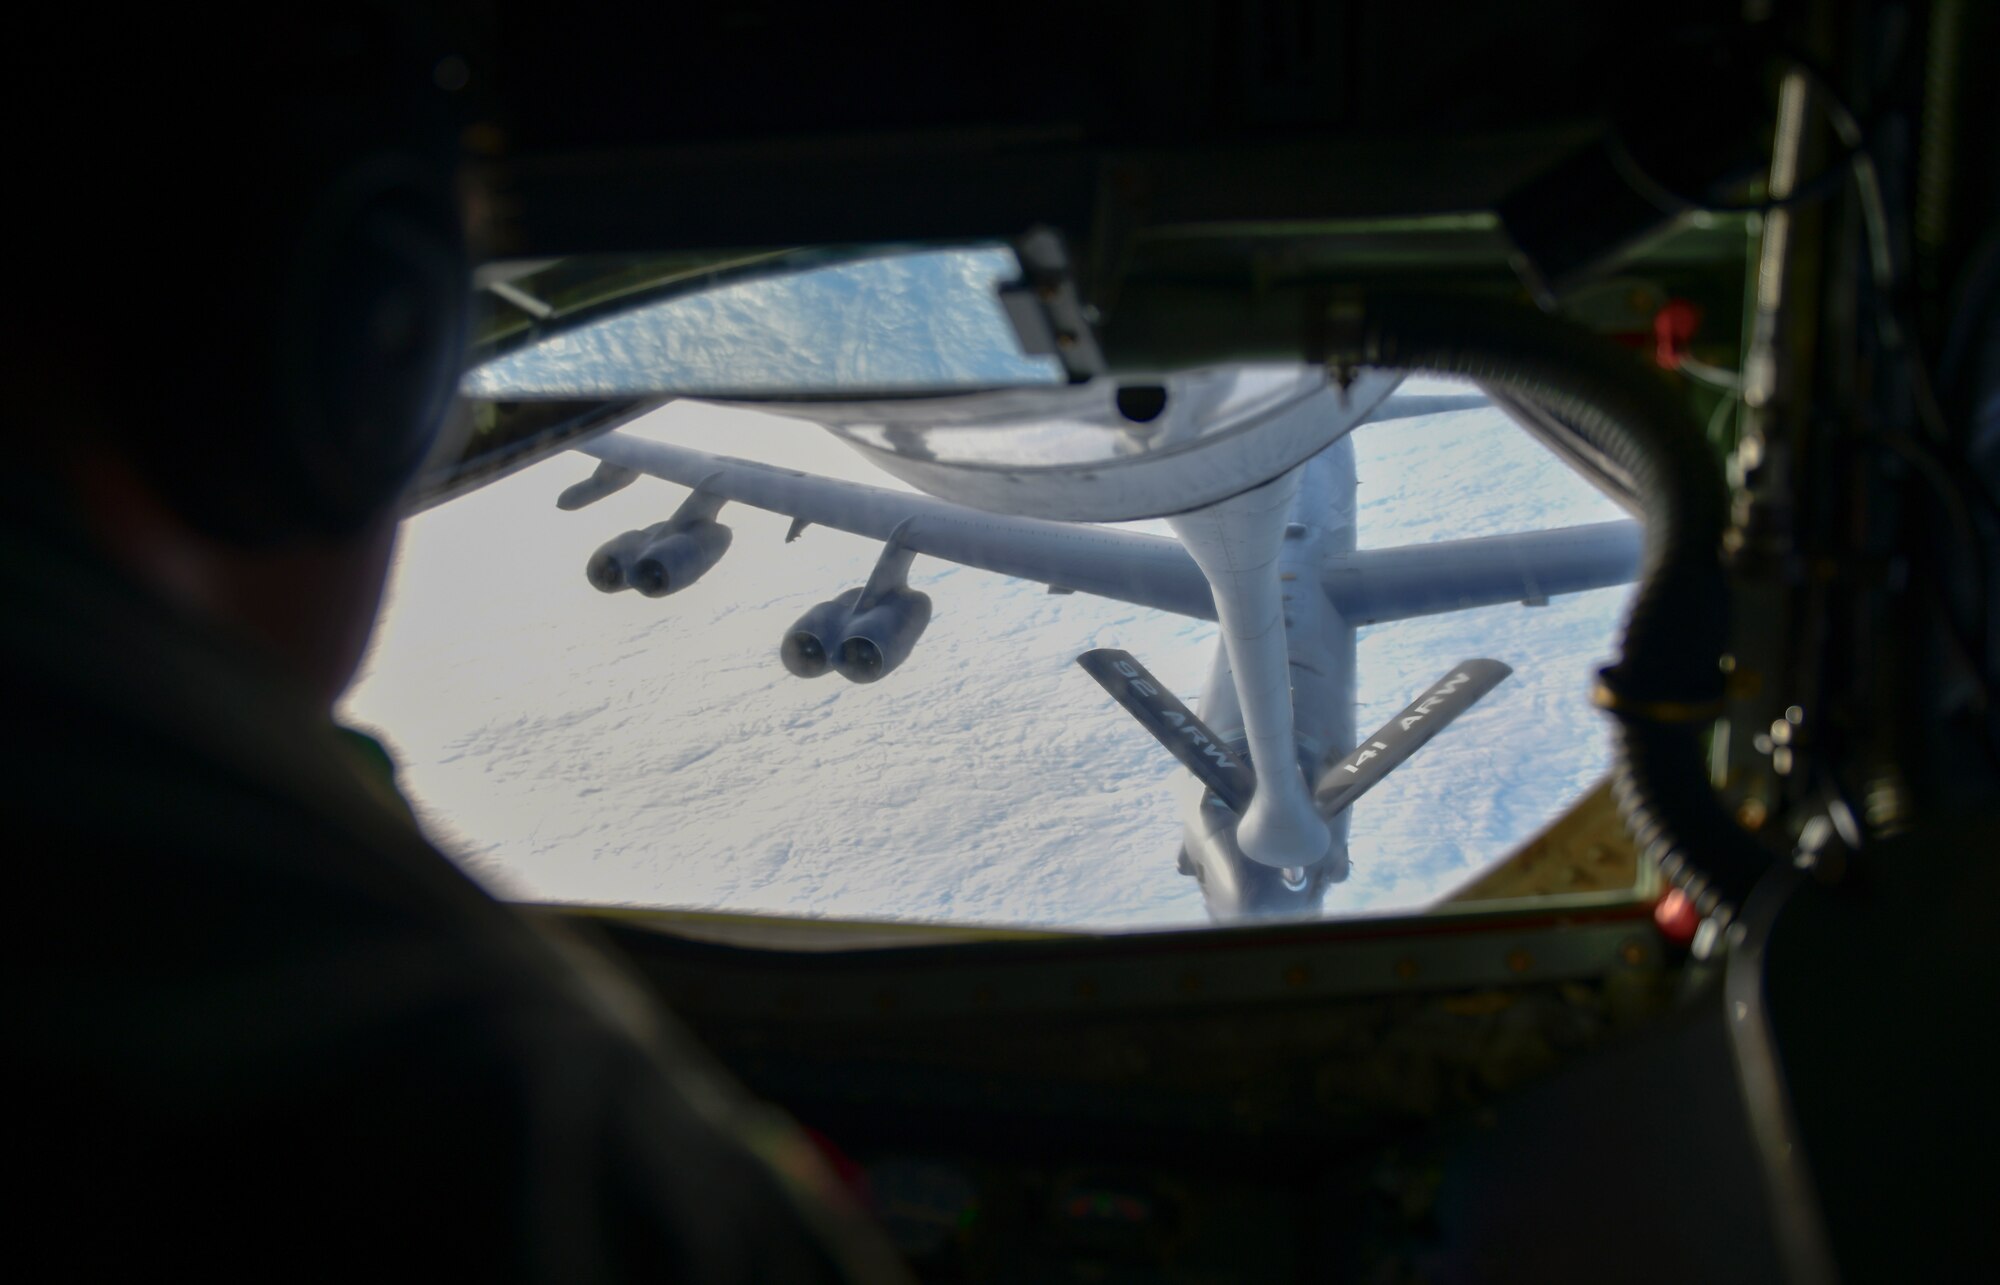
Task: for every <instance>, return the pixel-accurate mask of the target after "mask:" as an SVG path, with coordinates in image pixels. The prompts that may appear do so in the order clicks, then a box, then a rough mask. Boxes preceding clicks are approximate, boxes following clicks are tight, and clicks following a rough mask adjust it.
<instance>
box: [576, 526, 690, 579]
mask: <svg viewBox="0 0 2000 1285" xmlns="http://www.w3.org/2000/svg"><path fill="white" fill-rule="evenodd" d="M668 526H669V524H668V523H666V522H656V523H654V524H653V525H652V526H649V527H643V528H641V529H640V530H637V531H627V532H625V534H623V535H614V536H612V537H611V538H610V539H609V540H606V541H605V542H604V543H603V544H601V545H599V546H598V547H597V552H595V553H593V554H591V555H590V561H589V562H587V563H585V564H584V568H583V574H584V577H585V578H586V579H588V580H589V581H590V585H591V588H593V589H596V590H597V591H598V592H599V593H617V592H619V591H620V590H624V589H630V588H631V587H632V581H631V578H630V575H631V570H632V564H633V563H634V562H636V561H637V560H638V558H639V555H640V554H641V553H643V552H645V550H646V548H647V546H649V545H651V544H653V543H655V542H656V541H658V540H659V539H660V537H661V536H663V535H665V534H666V533H667V530H668Z"/></svg>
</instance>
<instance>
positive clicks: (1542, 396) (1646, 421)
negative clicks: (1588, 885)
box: [1358, 296, 1771, 920]
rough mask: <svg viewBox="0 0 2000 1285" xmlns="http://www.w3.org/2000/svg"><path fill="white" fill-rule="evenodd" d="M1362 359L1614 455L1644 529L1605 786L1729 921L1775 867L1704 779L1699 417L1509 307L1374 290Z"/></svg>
mask: <svg viewBox="0 0 2000 1285" xmlns="http://www.w3.org/2000/svg"><path fill="white" fill-rule="evenodd" d="M1358 356H1359V360H1360V361H1361V363H1362V364H1366V365H1372V366H1387V367H1394V368H1398V369H1404V370H1424V371H1431V372H1435V373H1438V374H1446V375H1456V376H1460V377H1464V378H1469V379H1473V380H1476V381H1478V382H1479V383H1481V384H1493V385H1498V386H1500V387H1502V388H1504V389H1506V390H1507V391H1508V392H1510V393H1511V394H1513V395H1514V396H1516V397H1519V398H1521V399H1523V400H1526V401H1530V402H1534V403H1537V404H1540V405H1541V406H1543V407H1545V408H1546V409H1547V410H1548V411H1549V412H1550V414H1551V416H1552V418H1553V419H1554V420H1555V421H1556V422H1558V423H1560V424H1562V425H1564V426H1566V427H1567V428H1568V429H1569V431H1572V432H1574V433H1575V434H1576V435H1577V436H1578V437H1579V438H1581V439H1582V440H1583V442H1584V443H1586V444H1587V445H1589V446H1590V447H1591V448H1593V449H1595V450H1597V451H1599V452H1602V453H1603V454H1604V455H1605V456H1607V457H1609V458H1610V459H1611V460H1613V461H1614V462H1616V463H1617V464H1618V465H1619V466H1620V467H1621V468H1622V469H1624V470H1625V471H1626V473H1627V474H1629V476H1630V477H1631V479H1632V481H1633V484H1634V487H1635V489H1636V490H1637V492H1638V497H1639V502H1640V506H1641V508H1640V512H1641V518H1642V521H1643V524H1644V527H1645V546H1644V554H1643V557H1642V559H1641V563H1640V572H1639V585H1638V589H1637V590H1636V591H1635V593H1634V595H1633V598H1632V604H1631V608H1630V610H1629V613H1628V614H1627V616H1626V620H1625V628H1624V634H1623V637H1622V639H1621V641H1620V649H1619V650H1620V654H1619V659H1618V661H1617V663H1615V664H1613V665H1611V666H1609V667H1608V668H1606V669H1604V670H1603V671H1601V672H1600V674H1599V676H1598V677H1599V684H1598V691H1597V697H1598V702H1599V704H1601V705H1603V706H1604V707H1605V708H1606V709H1607V710H1609V711H1610V713H1611V715H1612V717H1613V718H1614V719H1616V720H1617V735H1616V737H1615V748H1614V762H1613V778H1612V788H1613V792H1614V795H1615V796H1616V798H1617V801H1618V806H1619V811H1620V813H1621V815H1622V816H1623V817H1624V820H1625V823H1626V825H1627V827H1628V828H1629V829H1630V830H1631V832H1632V836H1633V839H1634V840H1635V842H1636V843H1637V844H1638V846H1639V850H1640V853H1641V855H1643V856H1646V857H1648V858H1650V859H1652V860H1653V861H1655V862H1657V863H1658V865H1659V867H1660V869H1661V870H1662V871H1663V872H1664V873H1665V874H1666V875H1667V877H1668V878H1669V879H1671V880H1672V881H1673V882H1674V884H1675V885H1676V886H1678V887H1679V888H1681V889H1682V890H1683V891H1684V892H1686V893H1687V894H1688V895H1689V896H1690V897H1691V898H1693V899H1694V901H1695V903H1696V905H1697V906H1698V907H1699V908H1700V909H1701V910H1702V911H1703V912H1704V913H1705V914H1710V915H1715V916H1719V917H1720V918H1722V919H1724V920H1727V919H1728V918H1730V917H1731V916H1733V914H1734V912H1735V909H1736V908H1737V907H1739V906H1741V905H1742V903H1743V899H1744V897H1746V896H1747V895H1748V894H1749V892H1750V889H1751V887H1752V886H1753V885H1754V884H1755V883H1756V881H1757V879H1758V878H1759V876H1761V875H1762V874H1763V873H1764V872H1765V871H1766V870H1767V869H1768V868H1769V867H1770V865H1771V855H1770V854H1769V853H1768V852H1767V851H1766V850H1765V849H1764V848H1763V846H1762V845H1760V844H1759V843H1758V842H1757V841H1756V840H1754V839H1753V838H1751V836H1750V835H1748V834H1747V833H1745V832H1744V831H1743V830H1742V829H1741V828H1740V827H1739V826H1738V825H1737V824H1736V823H1735V821H1734V819H1733V818H1732V817H1731V816H1730V815H1729V813H1728V812H1727V810H1726V809H1725V808H1724V806H1723V803H1722V800H1721V799H1720V798H1719V797H1718V796H1717V794H1716V792H1715V790H1714V788H1713V787H1712V786H1711V785H1710V784H1709V779H1708V771H1707V767H1706V763H1705V756H1704V753H1703V748H1702V740H1701V733H1702V729H1703V728H1705V727H1706V726H1707V725H1708V724H1709V723H1711V722H1713V721H1714V720H1715V719H1716V718H1717V717H1719V716H1720V715H1721V713H1722V709H1723V681H1724V678H1723V672H1722V667H1721V661H1722V656H1723V654H1724V650H1725V648H1726V647H1727V645H1728V637H1729V598H1728V587H1727V584H1726V582H1725V579H1724V575H1723V567H1722V536H1723V533H1724V531H1725V529H1726V528H1727V524H1728V506H1729V493H1728V489H1727V487H1726V486H1725V485H1724V483H1723V478H1722V469H1721V465H1720V462H1719V461H1718V460H1717V459H1716V457H1715V454H1714V451H1713V449H1712V448H1711V447H1710V446H1709V444H1708V443H1707V441H1706V439H1705V437H1704V435H1703V432H1702V427H1701V425H1700V424H1699V423H1697V422H1696V420H1695V419H1694V417H1693V415H1692V414H1691V412H1690V411H1689V410H1688V408H1687V406H1686V404H1685V403H1684V402H1683V401H1682V400H1681V398H1680V396H1679V395H1678V394H1677V393H1676V392H1675V391H1674V389H1673V388H1672V386H1671V385H1669V384H1668V383H1667V382H1666V380H1665V379H1664V378H1663V377H1662V376H1660V375H1659V374H1657V373H1656V372H1654V371H1651V370H1649V369H1647V368H1646V367H1645V366H1644V365H1642V364H1641V363H1640V362H1639V361H1638V360H1637V359H1636V358H1635V357H1633V356H1632V355H1631V354H1630V353H1627V352H1625V351H1623V350H1621V349H1619V348H1617V347H1616V346H1614V345H1612V344H1610V343H1608V342H1607V341H1604V340H1602V339H1599V338H1597V337H1596V336H1594V335H1590V334H1588V333H1586V332H1583V331H1580V330H1577V329H1575V328H1573V327H1571V326H1570V325H1568V324H1567V323H1564V322H1562V321H1559V320H1557V319H1554V318H1551V317H1548V316H1545V315H1543V314H1541V313H1539V312H1535V311H1532V310H1530V309H1527V308H1524V307H1520V306H1517V305H1512V304H1507V303H1501V302H1496V301H1481V300H1468V299H1464V298H1450V299H1445V298H1438V297H1430V296H1395V297H1385V298H1379V299H1371V300H1370V301H1369V302H1368V306H1367V308H1366V309H1365V311H1364V313H1363V329H1362V337H1361V344H1360V352H1359V354H1358Z"/></svg>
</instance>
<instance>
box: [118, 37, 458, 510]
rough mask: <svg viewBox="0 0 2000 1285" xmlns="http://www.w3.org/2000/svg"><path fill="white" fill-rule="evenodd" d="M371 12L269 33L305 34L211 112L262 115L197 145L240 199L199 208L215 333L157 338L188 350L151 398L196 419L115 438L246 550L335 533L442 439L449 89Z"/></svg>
mask: <svg viewBox="0 0 2000 1285" xmlns="http://www.w3.org/2000/svg"><path fill="white" fill-rule="evenodd" d="M357 8H359V7H357ZM363 19H364V20H357V19H356V18H355V17H354V16H353V14H352V13H350V15H349V16H347V17H344V18H343V19H341V20H340V23H339V25H337V26H329V27H320V28H312V29H308V30H305V31H303V32H299V33H296V34H294V35H292V36H290V37H289V39H291V40H292V41H293V42H294V43H292V44H290V45H280V44H276V43H274V44H272V45H267V46H266V48H267V49H270V48H278V49H280V50H296V51H299V52H297V53H286V54H285V55H284V56H285V57H286V62H285V65H284V66H283V67H281V68H279V69H278V74H277V75H271V74H268V72H269V69H265V70H263V71H257V70H255V69H254V68H253V76H254V79H252V80H251V81H249V82H248V83H247V87H246V86H237V87H233V88H230V89H229V91H228V92H229V93H230V94H231V95H232V96H233V97H232V98H231V100H230V101H229V102H228V103H227V104H224V105H222V106H220V107H218V108H215V109H214V110H219V111H225V112H237V113H249V114H262V115H251V116H248V117H229V118H227V119H230V120H242V121H243V122H244V127H243V129H242V130H241V131H240V132H231V131H229V130H227V129H225V130H224V131H223V133H224V137H225V139H226V140H227V141H226V142H225V144H224V145H223V148H224V151H225V154H221V155H210V156H207V157H205V158H203V159H201V160H200V161H199V162H198V163H197V169H198V172H201V173H204V174H207V175H210V176H221V177H220V178H219V180H218V182H219V186H220V187H221V188H222V189H223V190H224V191H226V192H229V193H231V194H240V195H241V196H242V197H243V198H244V200H245V201H246V203H247V205H248V210H249V212H248V213H247V214H244V215H240V216H239V215H237V214H236V213H235V212H233V211H231V210H228V209H217V208H214V207H213V206H211V207H209V208H208V209H206V210H204V211H202V212H201V214H200V216H199V217H200V218H202V219H203V220H205V222H203V223H202V224H201V225H200V228H199V233H198V236H197V240H198V242H200V243H203V244H206V245H208V246H209V247H211V248H210V250H209V251H208V253H209V255H210V259H209V264H208V270H207V271H206V273H205V274H204V275H202V276H201V277H200V278H198V280H199V282H200V284H201V286H202V287H203V289H204V294H205V297H204V298H202V299H200V300H196V301H194V302H193V305H192V306H193V307H194V308H195V310H196V315H197V316H199V317H200V318H202V319H203V320H204V321H205V322H206V323H207V327H208V329H209V330H211V331H212V333H211V334H209V335H205V336H204V335H195V336H181V335H176V336H170V337H169V339H168V340H167V341H166V345H165V346H166V347H167V348H168V349H169V350H171V351H176V352H180V353H182V354H183V356H184V359H185V362H186V365H185V368H184V369H182V370H180V371H177V372H175V373H174V374H173V375H172V376H171V377H170V378H168V379H166V380H164V381H162V382H163V383H165V384H166V385H167V386H168V387H169V388H171V389H172V392H171V393H169V396H171V397H174V398H176V399H178V400H180V401H182V402H184V403H186V404H185V405H181V406H175V407H169V408H161V409H162V410H164V411H165V413H169V414H173V415H178V416H186V417H187V418H188V426H189V428H191V429H193V430H195V432H193V433H189V432H164V433H161V432H147V431H144V430H143V428H142V429H140V430H139V431H124V432H121V434H120V437H121V439H122V445H124V446H125V447H127V448H128V449H129V451H130V453H131V455H132V456H133V457H134V458H135V460H136V461H137V462H138V464H139V466H140V468H141V470H142V471H143V472H144V473H145V475H146V476H147V478H148V480H149V482H151V483H152V484H153V485H155V486H156V487H157V488H158V489H159V490H160V491H161V492H162V493H163V494H164V495H165V496H166V497H167V498H168V500H169V501H170V503H171V504H172V506H173V508H174V509H175V510H176V512H177V513H178V514H179V515H180V516H181V517H182V518H183V519H184V520H186V521H187V522H188V523H190V524H191V525H192V526H194V527H195V528H196V529H197V530H199V531H201V532H202V533H204V534H205V535H208V536H210V537H213V538H216V539H219V540H222V541H225V542H228V543H232V544H236V545H240V546H244V547H259V548H264V547H273V546H279V545H285V544H294V543H298V542H301V541H312V540H337V539H340V538H342V537H345V536H349V535H352V534H354V533H355V532H357V531H359V530H361V529H362V528H363V527H365V526H366V525H367V524H368V523H369V522H371V521H373V520H375V519H377V518H379V517H380V516H381V515H382V514H383V513H384V511H385V510H387V509H388V508H390V507H391V506H392V505H393V504H394V503H395V502H396V500H397V498H398V496H399V495H400V494H401V493H402V492H403V490H404V488H405V487H407V485H408V484H409V482H410V480H411V478H412V477H413V476H414V475H415V473H416V471H417V470H418V467H419V466H420V465H421V464H422V463H423V461H424V460H425V458H426V457H427V455H428V454H429V453H430V451H431V449H432V448H433V445H434V443H435V439H436V436H437V432H438V429H439V426H440V424H441V423H442V422H443V419H444V415H445V412H446V410H447V409H448V407H449V405H450V402H451V398H452V396H453V393H454V391H455V389H456V386H457V382H458V378H459V375H460V366H461V363H462V361H463V354H464V347H465V332H466V325H467V317H468V314H469V311H470V306H471V304H470V284H469V275H470V274H469V263H468V255H467V249H466V237H465V230H464V226H463V220H462V216H461V213H460V207H459V202H458V200H457V197H456V192H455V188H454V182H455V172H456V163H457V151H456V138H457V130H456V128H455V120H456V113H454V112H453V111H451V110H450V108H449V105H448V103H447V101H446V99H447V95H448V91H449V90H450V89H453V88H455V87H456V86H455V85H451V84H449V83H447V84H444V85H442V86H441V85H440V84H439V83H437V82H438V79H439V78H438V77H436V76H434V74H433V68H434V67H435V66H436V65H437V63H438V52H437V51H436V46H424V45H420V44H417V43H416V42H413V41H411V40H409V39H408V37H407V33H406V32H403V31H400V30H396V29H393V28H392V27H390V26H388V25H385V22H384V21H383V15H382V14H380V13H377V14H376V15H375V20H374V21H373V22H372V24H371V23H369V22H367V21H365V19H366V15H365V13H364V15H363ZM204 110H209V109H204ZM246 140H249V141H247V142H246ZM237 166H240V167H241V168H232V167H237ZM232 219H235V220H236V221H237V223H238V224H239V225H240V226H239V228H238V229H237V230H236V231H232V229H231V226H230V225H231V221H232ZM239 233H240V239H236V240H232V237H233V236H237V235H238V234H239ZM190 340H191V342H190ZM204 345H206V347H204ZM163 391H165V390H163ZM155 413H158V411H156V412H155ZM197 434H198V436H197Z"/></svg>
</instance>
